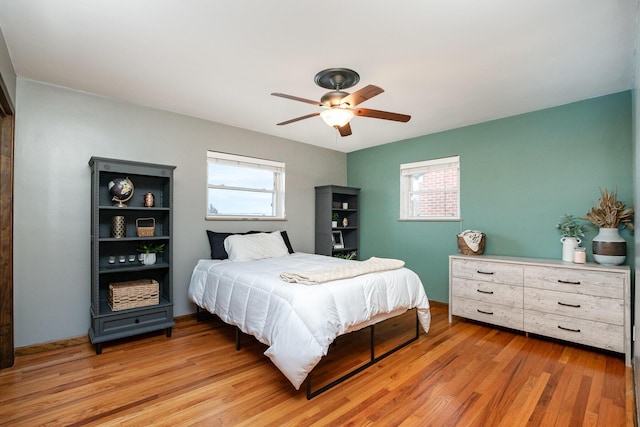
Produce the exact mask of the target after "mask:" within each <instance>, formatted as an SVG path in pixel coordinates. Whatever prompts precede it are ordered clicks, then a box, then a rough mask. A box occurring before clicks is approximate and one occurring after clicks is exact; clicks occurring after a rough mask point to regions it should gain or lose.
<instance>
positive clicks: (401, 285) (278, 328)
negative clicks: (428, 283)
mask: <svg viewBox="0 0 640 427" xmlns="http://www.w3.org/2000/svg"><path fill="white" fill-rule="evenodd" d="M210 233H211V232H210ZM216 238H218V240H222V241H223V242H224V245H225V248H224V252H227V255H228V257H227V258H224V256H223V255H222V256H220V254H217V256H218V258H217V259H203V260H200V261H199V262H198V263H197V265H196V266H195V268H194V270H193V274H192V277H191V281H190V284H189V290H188V294H189V299H190V301H192V302H193V303H195V304H196V305H197V306H198V307H199V308H202V309H204V310H207V311H209V312H210V313H213V314H215V315H217V316H218V317H219V318H220V319H221V320H222V321H223V322H225V323H228V324H230V325H234V326H236V327H237V328H238V329H239V330H241V331H242V332H244V333H246V334H250V335H253V336H254V337H255V338H256V339H257V340H258V341H260V342H262V343H263V344H265V345H267V346H268V348H267V350H266V351H265V355H266V356H268V357H269V358H270V359H271V361H272V362H273V364H274V365H275V366H276V367H277V368H278V369H279V370H280V371H281V372H282V373H283V374H284V375H285V377H286V378H287V379H288V380H289V381H290V382H291V384H292V385H293V386H294V387H295V388H296V389H299V388H300V386H301V385H302V384H303V382H304V381H305V379H306V378H307V375H308V374H309V373H310V372H311V371H312V369H313V368H314V366H316V364H317V363H318V362H319V361H320V359H321V358H322V357H323V356H325V355H326V354H327V351H328V349H329V346H330V345H331V343H332V342H333V341H334V340H335V339H336V337H338V336H340V335H344V334H347V333H349V332H352V331H356V330H359V329H362V328H365V327H368V326H370V325H374V324H376V323H378V322H381V321H383V320H386V319H389V318H392V317H394V316H397V315H400V314H403V313H405V312H406V311H407V310H409V309H413V308H415V309H416V313H417V321H416V338H417V333H418V329H417V328H418V326H417V325H418V322H419V324H420V325H421V326H422V329H423V330H424V331H425V332H428V330H429V326H430V322H431V318H430V312H429V301H428V299H427V296H426V294H425V291H424V287H423V285H422V282H421V280H420V278H419V277H418V276H417V275H416V274H415V273H414V272H413V271H411V270H409V269H407V268H404V267H400V268H394V269H391V270H384V271H378V272H375V273H367V274H359V275H357V276H355V277H351V278H344V279H338V280H331V281H328V282H324V283H320V284H305V283H295V282H294V283H291V282H287V281H285V280H283V277H284V278H286V277H290V276H287V275H294V276H295V275H297V274H299V273H303V275H304V273H313V272H319V271H325V272H326V271H331V269H333V268H340V267H343V266H347V268H349V266H350V265H359V263H360V262H359V261H347V260H344V259H339V258H332V257H328V256H322V255H314V254H306V253H300V252H297V253H296V252H293V249H292V248H291V245H290V243H288V238H287V236H286V233H285V234H283V233H282V232H275V233H256V234H246V235H230V234H229V233H227V235H226V237H225V236H224V235H222V236H216ZM260 239H262V240H261V241H260V242H259V243H258V244H256V243H255V242H256V241H259V240H260ZM209 240H210V243H212V246H211V247H212V257H213V256H214V255H216V254H214V249H215V250H218V251H219V250H220V249H219V247H218V248H214V244H213V241H212V235H211V234H210V235H209ZM264 242H268V243H264ZM218 246H219V245H218ZM247 246H248V247H249V249H247ZM247 254H248V255H247ZM309 391H310V390H309V389H308V390H307V394H308V397H309Z"/></svg>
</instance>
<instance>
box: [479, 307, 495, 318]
mask: <svg viewBox="0 0 640 427" xmlns="http://www.w3.org/2000/svg"><path fill="white" fill-rule="evenodd" d="M476 310H478V313H482V314H490V315H492V316H493V313H492V312H490V311H482V310H480V309H479V308H476Z"/></svg>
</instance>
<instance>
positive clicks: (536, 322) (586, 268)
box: [449, 255, 632, 366]
mask: <svg viewBox="0 0 640 427" xmlns="http://www.w3.org/2000/svg"><path fill="white" fill-rule="evenodd" d="M630 280H631V274H630V269H629V267H628V266H603V265H600V264H593V263H589V264H573V263H567V262H563V261H560V260H546V259H533V258H516V257H499V256H488V255H482V256H473V255H451V256H450V257H449V322H451V320H452V316H453V315H455V316H460V317H465V318H468V319H473V320H478V321H481V322H486V323H491V324H494V325H500V326H504V327H507V328H512V329H517V330H521V331H525V332H527V333H529V332H531V333H534V334H539V335H544V336H548V337H553V338H558V339H561V340H565V341H571V342H575V343H579V344H584V345H588V346H592V347H598V348H603V349H607V350H611V351H615V352H618V353H624V354H625V362H626V364H627V366H631V327H632V326H631V309H630V300H631V291H630Z"/></svg>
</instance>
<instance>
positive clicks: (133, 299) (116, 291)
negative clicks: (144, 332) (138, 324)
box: [109, 279, 160, 311]
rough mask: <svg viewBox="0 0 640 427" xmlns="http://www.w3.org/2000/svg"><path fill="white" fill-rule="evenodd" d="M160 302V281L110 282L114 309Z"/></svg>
mask: <svg viewBox="0 0 640 427" xmlns="http://www.w3.org/2000/svg"><path fill="white" fill-rule="evenodd" d="M159 302H160V292H159V286H158V282H157V281H155V280H153V279H141V280H132V281H130V282H115V283H110V284H109V306H110V307H111V310H113V311H120V310H126V309H128V308H136V307H146V306H148V305H155V304H158V303H159Z"/></svg>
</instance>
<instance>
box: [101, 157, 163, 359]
mask: <svg viewBox="0 0 640 427" xmlns="http://www.w3.org/2000/svg"><path fill="white" fill-rule="evenodd" d="M89 166H90V167H91V327H90V329H89V338H90V339H91V343H92V344H94V345H95V348H96V353H97V354H100V353H102V343H104V342H106V341H111V340H115V339H119V338H124V337H129V336H133V335H137V334H142V333H146V332H151V331H157V330H162V329H165V332H166V336H167V337H170V336H171V328H172V327H173V326H175V323H174V321H173V279H172V275H173V272H172V266H173V239H172V233H173V210H172V209H173V171H174V169H175V166H166V165H158V164H152V163H140V162H132V161H126V160H115V159H106V158H100V157H92V158H91V159H90V160H89ZM123 177H128V178H129V179H130V180H131V182H132V183H133V185H134V194H133V197H132V198H131V199H130V200H129V201H127V202H126V205H127V206H126V207H117V206H114V202H113V201H112V200H111V199H112V197H111V195H110V193H109V189H108V184H109V182H110V181H111V180H113V179H115V178H123ZM146 193H152V194H153V195H154V199H155V204H154V206H153V207H145V206H144V195H145V194H146ZM114 216H124V217H125V224H126V232H125V237H118V238H116V237H111V219H112V217H114ZM138 218H154V220H155V232H154V236H153V237H137V232H136V219H138ZM145 242H147V243H148V242H153V243H158V244H162V243H164V245H165V246H164V251H163V252H162V253H159V254H157V262H156V263H155V264H153V265H143V264H142V263H141V262H140V261H138V254H139V253H140V252H139V248H140V245H141V244H142V243H145ZM133 255H135V258H136V259H135V261H129V257H130V256H133ZM121 256H124V257H125V262H120V257H121ZM110 257H115V259H116V261H115V263H109V258H110ZM141 279H154V280H156V281H157V282H158V284H159V303H158V304H154V305H149V306H145V307H136V308H130V309H125V310H120V311H113V310H111V307H110V306H109V302H108V298H109V284H110V283H114V282H126V281H133V280H141Z"/></svg>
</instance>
